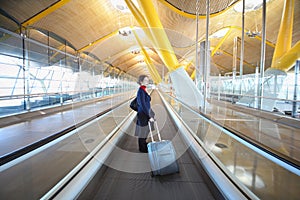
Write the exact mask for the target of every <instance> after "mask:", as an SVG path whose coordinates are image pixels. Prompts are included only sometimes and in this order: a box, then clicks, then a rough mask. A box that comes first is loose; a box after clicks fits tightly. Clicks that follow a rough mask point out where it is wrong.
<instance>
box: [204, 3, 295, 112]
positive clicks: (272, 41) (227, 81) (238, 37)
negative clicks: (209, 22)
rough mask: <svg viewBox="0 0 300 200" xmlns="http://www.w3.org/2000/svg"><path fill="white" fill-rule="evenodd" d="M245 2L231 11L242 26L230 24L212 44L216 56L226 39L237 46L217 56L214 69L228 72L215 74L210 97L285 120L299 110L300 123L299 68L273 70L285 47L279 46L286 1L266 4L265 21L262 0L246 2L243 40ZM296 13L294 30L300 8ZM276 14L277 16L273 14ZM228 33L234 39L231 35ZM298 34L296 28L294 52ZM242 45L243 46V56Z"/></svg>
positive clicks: (213, 74) (234, 23)
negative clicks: (276, 54)
mask: <svg viewBox="0 0 300 200" xmlns="http://www.w3.org/2000/svg"><path fill="white" fill-rule="evenodd" d="M242 2H243V1H240V2H239V3H237V4H236V5H235V6H234V8H233V9H232V10H230V11H228V12H231V16H233V18H235V17H236V16H238V17H239V18H238V20H237V21H232V22H230V23H231V24H225V25H224V28H223V29H220V30H219V31H215V32H214V33H215V34H212V35H211V36H210V38H209V40H210V43H211V49H212V50H213V49H214V47H215V46H217V45H218V44H219V42H220V41H221V40H222V39H223V38H224V37H226V40H225V41H232V42H231V43H232V45H230V46H229V45H227V46H226V45H221V46H220V48H219V50H218V51H216V53H215V54H214V55H212V59H211V66H212V67H215V68H216V67H219V69H222V68H223V69H222V70H219V74H217V73H216V72H215V71H211V74H210V79H209V94H210V96H209V97H210V98H212V99H217V100H223V101H228V102H231V103H234V104H238V105H242V106H247V107H252V108H256V109H261V110H265V111H269V112H277V113H280V114H285V115H291V113H292V112H293V109H294V112H296V113H297V114H296V116H293V117H298V118H299V113H300V89H299V83H300V76H299V75H298V74H297V70H295V65H294V66H292V67H290V68H289V69H283V70H273V69H272V66H273V65H272V59H273V56H274V55H273V54H274V51H275V47H276V45H280V44H278V43H276V41H277V40H278V39H277V37H278V35H279V33H280V24H281V23H286V22H281V17H282V13H283V9H284V3H285V1H268V0H267V1H266V17H265V20H263V19H264V18H263V14H262V13H263V12H262V10H263V0H255V1H251V0H245V10H244V39H243V37H242V35H243V34H242V28H243V27H242V19H243V18H242V16H243V12H242V7H243V6H242V5H243V3H242ZM293 9H294V22H293V24H298V23H299V20H300V19H299V18H296V17H295V15H296V14H295V13H298V12H299V7H296V6H295V7H294V8H293ZM274 12H276V13H278V14H276V15H274V14H270V13H274ZM264 28H265V29H266V32H265V38H266V40H265V44H264V45H265V47H264V48H265V52H264V54H262V51H263V45H262V44H263V33H264ZM228 31H230V33H229V34H228V35H226V33H227V32H228ZM297 31H299V29H297V28H296V26H294V28H293V32H292V47H293V46H294V45H296V44H297V43H298V42H299V40H298V41H297V38H296V36H297ZM218 32H219V34H217V33H218ZM221 32H222V33H223V34H221ZM217 36H218V37H217ZM224 44H225V42H224ZM242 44H243V45H244V50H243V51H242ZM225 57H226V58H227V59H226V60H227V62H226V61H225ZM230 57H231V58H230ZM241 59H242V60H243V61H242V62H241ZM287 67H288V66H287ZM226 70H227V72H226ZM295 109H296V110H295Z"/></svg>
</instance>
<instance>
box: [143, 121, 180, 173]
mask: <svg viewBox="0 0 300 200" xmlns="http://www.w3.org/2000/svg"><path fill="white" fill-rule="evenodd" d="M148 124H149V129H150V134H151V141H152V142H150V143H148V144H147V148H148V157H149V160H150V165H151V170H152V173H151V175H152V176H155V175H166V174H172V173H177V172H179V167H178V164H177V161H176V152H175V149H174V146H173V144H172V142H171V141H170V140H161V136H160V133H159V129H158V125H157V122H156V121H155V122H154V124H155V128H156V130H157V134H158V139H159V141H154V139H153V133H152V129H151V125H150V122H148Z"/></svg>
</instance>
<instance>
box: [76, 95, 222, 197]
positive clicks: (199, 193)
mask: <svg viewBox="0 0 300 200" xmlns="http://www.w3.org/2000/svg"><path fill="white" fill-rule="evenodd" d="M152 105H155V106H154V111H155V112H156V111H159V112H161V111H162V109H165V108H164V107H163V106H162V101H161V100H160V98H159V95H158V93H157V92H154V93H153V94H152ZM159 105H161V106H159ZM155 108H157V109H155ZM165 112H166V111H165ZM156 114H157V115H159V113H157V112H156ZM165 117H166V121H165V123H164V126H163V127H160V129H161V134H162V138H163V139H169V140H172V142H173V144H174V146H175V149H177V148H182V145H184V144H183V141H181V144H179V143H178V142H177V141H175V140H173V138H174V135H175V133H176V132H177V129H176V127H175V125H174V124H173V123H172V121H171V119H170V117H169V116H168V115H167V114H166V115H165ZM156 118H159V116H156ZM134 130H135V123H134V122H133V123H132V124H131V125H130V127H129V129H128V131H127V132H126V133H125V134H124V136H123V138H122V139H121V141H120V142H119V143H118V144H117V146H116V148H115V149H114V151H113V152H112V154H111V155H110V157H109V158H108V160H107V161H106V162H105V165H106V166H104V167H102V168H101V169H100V170H99V172H98V173H97V174H96V176H95V177H94V178H93V179H92V181H91V182H90V184H89V185H88V186H87V188H86V189H85V190H84V191H83V192H82V193H81V195H80V197H79V199H222V197H221V195H220V194H219V193H218V191H216V188H214V186H212V183H211V182H210V180H208V177H207V175H206V174H205V172H204V170H203V169H201V167H200V165H198V164H197V163H196V162H195V158H193V156H192V154H191V153H190V151H189V150H188V148H186V147H183V148H186V149H187V150H186V151H185V152H184V153H183V154H182V155H180V157H179V159H178V164H179V168H180V173H176V174H171V175H166V176H155V177H151V175H150V163H149V160H148V155H147V154H146V153H139V152H138V145H137V138H136V137H134V136H133V132H134ZM180 146H181V147H180ZM126 152H127V153H126ZM124 155H127V157H124ZM137 159H139V160H137ZM139 162H144V163H143V164H144V166H145V168H144V172H142V170H141V171H139V172H133V171H130V170H131V169H133V168H134V165H135V166H137V165H139V164H140V163H139ZM115 163H118V164H117V165H116V164H115ZM125 166H128V168H126V167H125ZM130 166H133V167H131V168H130ZM139 169H141V168H139Z"/></svg>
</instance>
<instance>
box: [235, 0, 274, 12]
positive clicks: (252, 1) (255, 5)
mask: <svg viewBox="0 0 300 200" xmlns="http://www.w3.org/2000/svg"><path fill="white" fill-rule="evenodd" d="M268 1H269V0H267V1H266V2H268ZM262 4H263V1H262V0H245V12H250V11H253V10H258V9H260V8H261V7H262ZM233 9H234V11H236V12H243V1H239V2H238V3H237V4H235V6H234V7H233Z"/></svg>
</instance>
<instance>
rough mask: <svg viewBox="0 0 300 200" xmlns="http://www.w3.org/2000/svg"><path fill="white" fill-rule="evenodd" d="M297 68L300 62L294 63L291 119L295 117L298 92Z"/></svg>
mask: <svg viewBox="0 0 300 200" xmlns="http://www.w3.org/2000/svg"><path fill="white" fill-rule="evenodd" d="M299 67H300V61H299V60H297V61H296V65H295V70H294V71H295V85H294V101H293V110H292V117H296V116H297V114H298V113H297V109H298V108H297V92H298V76H299Z"/></svg>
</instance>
